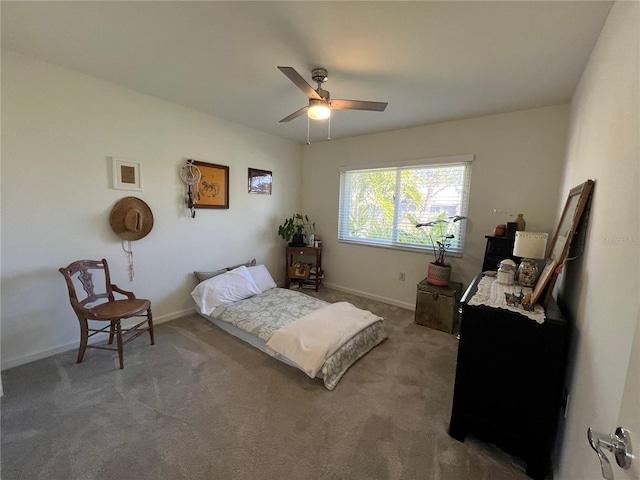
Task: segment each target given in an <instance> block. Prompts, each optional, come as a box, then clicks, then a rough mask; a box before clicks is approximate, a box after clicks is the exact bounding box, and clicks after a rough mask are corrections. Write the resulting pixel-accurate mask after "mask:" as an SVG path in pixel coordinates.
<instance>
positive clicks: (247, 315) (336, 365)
mask: <svg viewBox="0 0 640 480" xmlns="http://www.w3.org/2000/svg"><path fill="white" fill-rule="evenodd" d="M326 305H328V303H327V302H325V301H324V300H319V299H317V298H314V297H311V296H309V295H305V294H304V293H300V292H296V291H294V290H288V289H284V288H272V289H270V290H267V291H266V292H263V293H261V294H259V295H254V296H253V297H250V298H247V299H245V300H241V301H239V302H235V303H231V304H229V305H225V306H222V307H217V308H216V310H215V311H214V312H213V315H212V316H213V317H214V318H216V319H217V320H222V321H224V322H228V323H230V324H232V325H233V326H235V327H237V328H239V329H241V330H244V331H245V332H247V333H250V334H251V335H254V336H256V337H258V338H260V339H262V340H264V341H265V342H266V341H268V340H269V339H270V338H271V336H272V335H273V334H274V333H275V332H276V331H277V330H278V329H279V328H280V327H282V326H284V325H287V324H289V323H291V322H294V321H296V320H297V319H298V318H300V317H302V316H304V315H307V314H309V313H311V312H312V311H314V310H317V309H319V308H322V307H324V306H326ZM385 338H387V333H386V331H385V328H384V321H383V320H380V321H379V322H376V323H374V324H372V325H369V326H368V327H366V328H365V329H363V330H362V331H361V332H360V333H358V334H356V335H355V336H354V337H352V338H351V339H350V340H349V341H347V342H346V343H345V344H344V345H343V346H342V347H340V348H339V349H338V350H337V351H336V352H335V353H334V354H333V355H332V356H331V357H329V358H328V359H327V361H326V362H325V363H324V365H323V366H322V369H321V371H322V374H323V380H324V384H325V386H326V387H327V389H329V390H333V389H334V388H335V386H336V385H337V384H338V382H339V381H340V379H341V378H342V376H343V375H344V373H345V372H346V371H347V369H348V368H349V367H350V366H351V365H353V364H354V363H355V362H356V361H357V360H358V359H359V358H360V357H362V356H363V355H365V354H366V353H367V352H368V351H369V350H371V349H372V348H373V347H375V346H376V345H378V344H379V343H380V342H382V341H383V340H384V339H385Z"/></svg>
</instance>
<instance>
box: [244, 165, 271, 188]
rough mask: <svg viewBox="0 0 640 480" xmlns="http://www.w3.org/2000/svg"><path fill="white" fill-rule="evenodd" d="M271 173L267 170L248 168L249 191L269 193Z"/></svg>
mask: <svg viewBox="0 0 640 480" xmlns="http://www.w3.org/2000/svg"><path fill="white" fill-rule="evenodd" d="M272 181H273V173H272V172H270V171H268V170H258V169H257V168H250V169H249V193H257V194H260V195H271V185H272Z"/></svg>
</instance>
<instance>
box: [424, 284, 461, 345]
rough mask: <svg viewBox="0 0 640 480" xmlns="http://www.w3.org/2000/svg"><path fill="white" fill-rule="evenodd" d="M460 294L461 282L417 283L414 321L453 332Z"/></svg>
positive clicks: (456, 320) (456, 322) (456, 321)
mask: <svg viewBox="0 0 640 480" xmlns="http://www.w3.org/2000/svg"><path fill="white" fill-rule="evenodd" d="M461 296H462V284H461V283H456V282H449V286H448V287H438V286H436V285H431V284H430V283H427V279H426V278H425V279H424V280H422V281H421V282H420V283H418V291H417V293H416V316H415V323H417V324H419V325H424V326H425V327H431V328H435V329H436V330H441V331H443V332H447V333H453V330H454V329H455V327H456V325H457V324H458V305H459V303H460V297H461Z"/></svg>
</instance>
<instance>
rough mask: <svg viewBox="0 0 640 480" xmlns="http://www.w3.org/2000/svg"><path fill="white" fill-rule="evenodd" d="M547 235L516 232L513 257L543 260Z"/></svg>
mask: <svg viewBox="0 0 640 480" xmlns="http://www.w3.org/2000/svg"><path fill="white" fill-rule="evenodd" d="M548 237H549V234H547V233H543V232H522V231H518V232H516V241H515V243H514V245H513V255H514V256H516V257H521V258H544V254H545V251H546V249H547V238H548Z"/></svg>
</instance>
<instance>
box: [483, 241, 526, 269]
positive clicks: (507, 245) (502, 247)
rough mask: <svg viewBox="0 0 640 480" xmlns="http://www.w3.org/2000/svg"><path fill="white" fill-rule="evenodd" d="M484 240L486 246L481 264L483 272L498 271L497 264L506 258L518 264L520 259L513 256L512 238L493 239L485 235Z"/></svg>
mask: <svg viewBox="0 0 640 480" xmlns="http://www.w3.org/2000/svg"><path fill="white" fill-rule="evenodd" d="M484 238H486V239H487V246H486V247H485V250H484V260H483V262H482V271H483V272H484V271H486V270H494V271H495V270H498V264H499V263H500V262H501V261H502V260H506V259H507V258H510V259H511V260H513V261H515V262H516V263H520V259H519V258H517V257H514V256H513V243H514V242H515V239H514V238H508V237H494V236H492V235H486V236H485V237H484Z"/></svg>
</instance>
